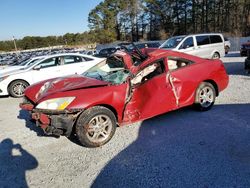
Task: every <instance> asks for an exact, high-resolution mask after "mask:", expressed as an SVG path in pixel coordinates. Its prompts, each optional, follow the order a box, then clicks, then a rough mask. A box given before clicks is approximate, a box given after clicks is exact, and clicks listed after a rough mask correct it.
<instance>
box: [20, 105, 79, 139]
mask: <svg viewBox="0 0 250 188" xmlns="http://www.w3.org/2000/svg"><path fill="white" fill-rule="evenodd" d="M19 106H20V108H21V109H23V110H27V111H29V112H30V113H31V117H32V119H34V120H35V121H36V125H37V126H38V127H40V128H42V129H43V130H44V132H45V134H47V135H56V136H60V135H65V136H67V137H69V136H70V135H71V132H72V129H73V125H74V123H75V121H76V119H77V117H78V115H79V114H80V113H81V112H82V111H83V110H82V109H74V110H71V111H68V110H65V111H57V110H53V111H52V110H40V109H35V108H34V104H32V103H31V102H29V101H27V100H24V102H23V103H20V104H19Z"/></svg>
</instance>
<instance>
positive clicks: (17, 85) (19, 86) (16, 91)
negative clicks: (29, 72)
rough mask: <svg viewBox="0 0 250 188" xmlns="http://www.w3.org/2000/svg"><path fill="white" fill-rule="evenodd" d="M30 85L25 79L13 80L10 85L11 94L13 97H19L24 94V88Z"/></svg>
mask: <svg viewBox="0 0 250 188" xmlns="http://www.w3.org/2000/svg"><path fill="white" fill-rule="evenodd" d="M28 86H29V84H28V83H27V82H25V81H23V80H16V81H13V82H12V83H11V84H10V85H9V88H8V89H9V94H10V95H11V96H12V97H15V98H18V97H22V96H23V95H24V90H25V89H26V88H27V87H28Z"/></svg>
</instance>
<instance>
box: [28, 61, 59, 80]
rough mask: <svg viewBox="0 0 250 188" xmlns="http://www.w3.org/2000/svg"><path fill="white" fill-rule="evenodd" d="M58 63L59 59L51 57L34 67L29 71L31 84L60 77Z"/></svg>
mask: <svg viewBox="0 0 250 188" xmlns="http://www.w3.org/2000/svg"><path fill="white" fill-rule="evenodd" d="M60 61H61V58H60V57H51V58H48V59H45V60H43V61H41V62H40V63H38V64H37V65H36V66H34V67H33V69H32V70H31V75H32V80H33V83H36V82H39V81H42V80H46V79H50V78H55V77H60V76H61V69H60Z"/></svg>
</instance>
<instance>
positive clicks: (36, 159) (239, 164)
mask: <svg viewBox="0 0 250 188" xmlns="http://www.w3.org/2000/svg"><path fill="white" fill-rule="evenodd" d="M235 56H236V57H235ZM223 61H224V63H225V66H226V68H227V72H228V74H229V75H230V84H229V87H228V88H227V89H226V90H225V91H224V92H223V93H221V95H220V96H219V97H218V98H217V101H216V104H215V106H214V108H212V110H210V111H208V112H202V113H201V112H196V111H193V110H192V109H190V108H185V109H181V110H178V111H175V112H171V113H167V114H164V115H161V116H158V117H155V118H152V119H150V120H147V121H144V122H140V123H137V124H134V125H131V126H127V127H123V128H118V129H117V132H116V134H115V136H114V138H113V139H112V140H111V141H110V142H109V143H108V144H106V145H104V146H103V147H100V148H95V149H89V148H84V147H82V146H80V145H79V144H78V143H77V142H76V141H75V140H69V139H67V138H65V137H60V138H54V137H48V136H44V135H43V133H42V131H41V130H40V129H38V128H36V126H35V124H33V123H32V122H30V121H28V119H29V116H28V114H27V113H26V112H24V111H20V109H19V107H18V103H19V102H20V101H21V99H13V98H6V97H4V98H0V109H1V111H0V187H27V186H28V187H90V186H93V187H202V188H203V187H212V188H214V187H227V188H229V187H250V76H249V75H246V74H245V72H244V70H243V61H244V58H241V57H237V54H235V53H231V54H229V57H226V58H223Z"/></svg>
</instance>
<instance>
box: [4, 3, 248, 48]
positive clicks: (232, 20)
mask: <svg viewBox="0 0 250 188" xmlns="http://www.w3.org/2000/svg"><path fill="white" fill-rule="evenodd" d="M88 22H89V28H90V30H89V31H86V32H84V33H76V34H73V33H67V34H65V35H63V36H48V37H31V36H27V37H24V38H23V39H20V40H16V43H17V47H18V48H19V49H31V48H39V47H45V46H46V47H47V46H55V45H81V44H89V43H109V42H113V41H117V40H118V41H140V40H164V39H166V38H168V37H170V36H173V35H182V34H189V33H204V32H220V33H224V34H225V35H228V36H249V35H250V0H126V1H125V0H103V1H102V2H100V3H99V4H98V5H97V6H96V7H95V8H94V9H92V10H91V11H90V12H89V16H88ZM13 49H14V45H13V41H0V50H2V51H3V50H4V51H8V50H13Z"/></svg>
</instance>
